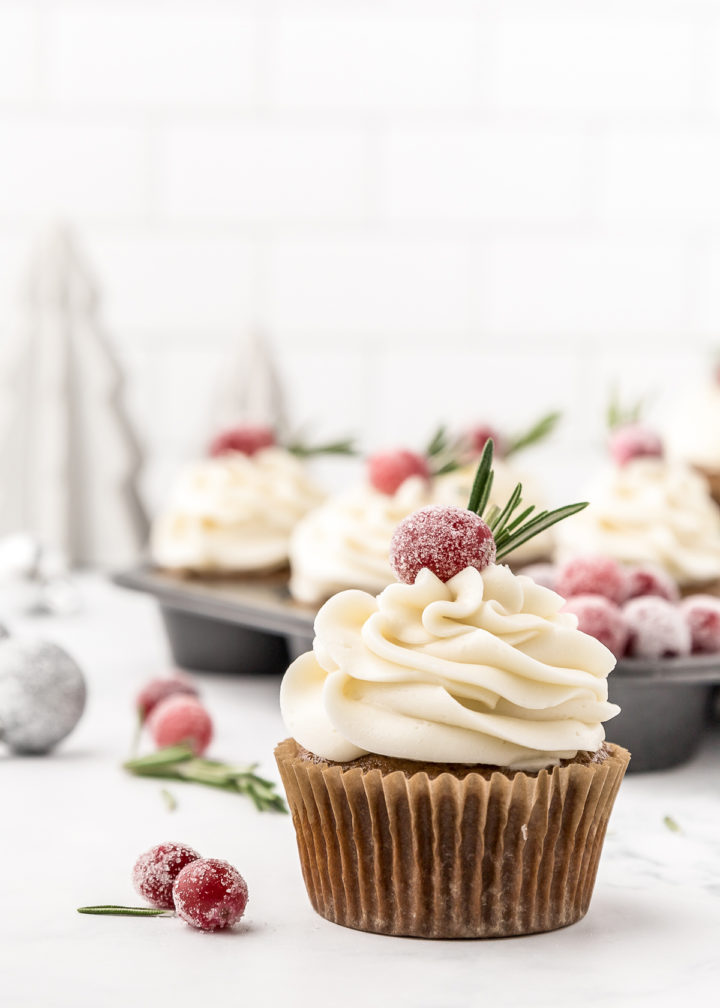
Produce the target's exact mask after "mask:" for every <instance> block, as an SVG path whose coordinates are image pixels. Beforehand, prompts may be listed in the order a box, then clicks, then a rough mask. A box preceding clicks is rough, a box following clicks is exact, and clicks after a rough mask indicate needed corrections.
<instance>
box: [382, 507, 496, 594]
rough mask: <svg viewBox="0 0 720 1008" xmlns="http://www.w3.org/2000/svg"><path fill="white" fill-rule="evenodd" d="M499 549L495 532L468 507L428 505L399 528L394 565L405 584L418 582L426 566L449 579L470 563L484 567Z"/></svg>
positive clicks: (393, 547)
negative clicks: (417, 579) (494, 537)
mask: <svg viewBox="0 0 720 1008" xmlns="http://www.w3.org/2000/svg"><path fill="white" fill-rule="evenodd" d="M495 553H496V548H495V540H494V539H493V534H492V532H491V531H490V528H489V526H488V525H487V524H486V522H484V521H483V520H482V518H480V517H479V516H478V515H476V514H473V512H472V511H467V510H465V509H464V508H457V507H439V506H435V507H426V508H422V509H421V510H420V511H416V512H415V513H414V514H411V515H409V516H408V517H407V518H405V519H404V520H403V521H401V522H400V524H399V525H398V527H397V528H396V529H395V532H394V534H393V537H392V541H391V543H390V565H391V567H392V569H393V570H394V571H395V575H396V577H397V579H398V581H403V582H405V584H414V583H415V578H416V577H417V575H418V573H419V571H421V570H422V568H423V567H427V568H429V570H431V571H432V572H433V574H435V575H436V576H437V577H439V578H440V580H441V581H449V580H450V578H451V577H454V576H455V575H456V574H459V573H460V571H461V570H464V569H465V568H466V567H477V569H478V570H484V568H485V567H487V566H488V564H491V563H493V561H494V560H495Z"/></svg>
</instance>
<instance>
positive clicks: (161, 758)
mask: <svg viewBox="0 0 720 1008" xmlns="http://www.w3.org/2000/svg"><path fill="white" fill-rule="evenodd" d="M192 758H193V751H192V749H191V748H190V746H188V745H175V746H165V747H164V748H163V749H158V750H157V752H154V753H149V755H147V756H139V757H137V758H135V759H130V760H127V762H125V763H123V766H124V767H125V769H126V770H130V771H131V772H132V773H135V774H147V775H148V776H151V777H152V776H153V773H154V772H155V771H156V770H162V769H163V768H164V767H169V768H173V769H174V767H175V764H176V763H182V762H185V761H186V760H190V759H192Z"/></svg>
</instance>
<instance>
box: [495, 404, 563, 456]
mask: <svg viewBox="0 0 720 1008" xmlns="http://www.w3.org/2000/svg"><path fill="white" fill-rule="evenodd" d="M561 417H562V413H559V412H558V411H557V410H554V411H553V412H552V413H546V414H545V416H542V417H540V419H539V420H538V421H536V422H535V423H534V424H533V425H532V426H531V427H530V428H529V429H528V430H526V431H523V433H522V434H518V435H517V436H516V437H514V438H513V439H512V440H511V441H510V443H509V444H508V446H507V448H506V449H505V457H506V458H509V457H510V455H514V454H515V453H516V452H519V451H522V449H523V448H529V447H530V445H533V444H538V443H539V442H540V441H543V440H544V439H545V438H546V437H548V435H549V434H551V433H552V432H553V431H554V430H555V428H556V427H557V425H558V423H559V421H560V418H561Z"/></svg>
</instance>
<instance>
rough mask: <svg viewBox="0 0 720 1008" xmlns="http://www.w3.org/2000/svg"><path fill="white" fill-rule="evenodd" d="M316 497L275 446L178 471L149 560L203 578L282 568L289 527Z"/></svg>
mask: <svg viewBox="0 0 720 1008" xmlns="http://www.w3.org/2000/svg"><path fill="white" fill-rule="evenodd" d="M322 496H323V495H322V493H321V492H320V491H319V490H318V489H317V487H315V485H314V484H313V483H312V481H311V480H310V478H309V477H308V475H307V473H306V470H305V467H304V466H303V464H302V463H301V462H299V461H298V460H297V459H296V458H295V457H294V456H293V455H291V454H290V453H289V452H287V451H285V450H283V449H282V448H267V449H264V450H263V451H260V452H258V453H257V454H255V455H253V456H251V457H250V456H247V455H242V454H240V453H233V454H228V455H223V456H221V457H219V458H208V459H203V460H201V461H199V462H196V463H194V464H193V465H190V466H187V467H186V468H185V469H184V470H183V472H182V473H181V474H180V477H179V479H178V482H177V484H176V486H175V488H174V490H173V492H172V494H171V499H170V502H169V505H168V507H167V509H166V510H165V511H164V512H163V513H162V514H161V515H160V517H159V518H158V520H157V521H156V522H155V525H154V527H153V531H152V539H151V551H152V557H153V560H154V561H155V563H157V564H159V565H160V566H162V567H170V568H184V569H189V570H198V571H208V572H211V571H225V572H250V571H267V570H272V569H276V568H278V567H282V566H284V565H285V564H286V563H287V559H288V547H289V542H290V534H291V532H292V530H293V528H294V527H295V525H296V524H297V523H298V521H299V520H300V519H301V518H302V517H303V516H304V515H305V514H307V512H308V511H310V510H311V509H312V508H314V507H316V506H317V505H318V504H319V503H320V502H321V500H322Z"/></svg>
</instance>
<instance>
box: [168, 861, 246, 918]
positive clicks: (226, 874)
mask: <svg viewBox="0 0 720 1008" xmlns="http://www.w3.org/2000/svg"><path fill="white" fill-rule="evenodd" d="M173 900H174V903H175V910H176V912H177V915H178V917H180V918H182V920H184V921H185V923H186V924H190V926H191V927H195V928H199V929H200V930H201V931H217V930H219V929H220V928H226V927H232V926H233V924H237V922H238V921H239V920H240V918H241V917H242V915H243V914H244V913H245V907H246V906H247V901H248V889H247V885H246V884H245V879H244V878H243V877H242V875H241V874H240V872H239V871H238V870H237V868H233V866H232V865H231V864H229V863H228V862H227V861H221V860H219V859H218V858H199V859H198V860H197V861H193V862H192V864H189V865H188V866H187V867H186V868H183V870H182V871H181V872H180V874H179V875H178V877H177V878H176V879H175V884H174V886H173Z"/></svg>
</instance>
